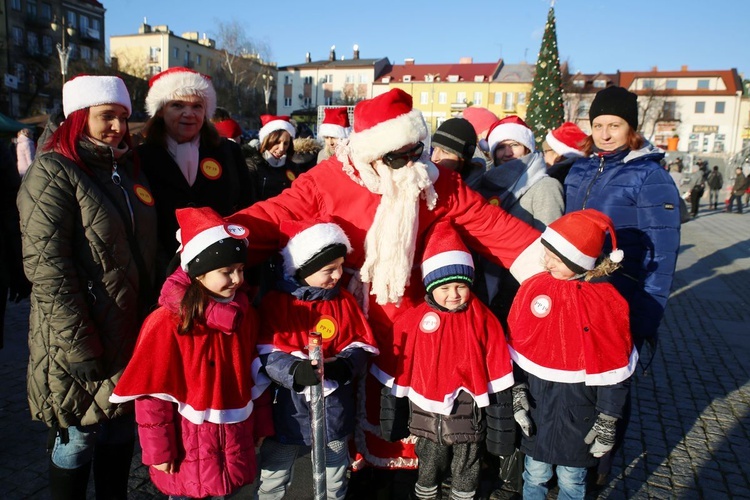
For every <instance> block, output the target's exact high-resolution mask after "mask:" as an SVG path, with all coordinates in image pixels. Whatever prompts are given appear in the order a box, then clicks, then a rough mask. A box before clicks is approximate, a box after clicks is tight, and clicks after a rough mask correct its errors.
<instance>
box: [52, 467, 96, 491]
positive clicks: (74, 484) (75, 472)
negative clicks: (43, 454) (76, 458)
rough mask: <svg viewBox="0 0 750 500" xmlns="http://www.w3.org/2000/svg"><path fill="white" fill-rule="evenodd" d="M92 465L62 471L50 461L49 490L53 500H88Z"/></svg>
mask: <svg viewBox="0 0 750 500" xmlns="http://www.w3.org/2000/svg"><path fill="white" fill-rule="evenodd" d="M90 471H91V464H90V463H88V464H86V465H84V466H83V467H79V468H77V469H61V468H60V467H58V466H56V465H55V464H53V463H52V460H50V461H49V490H50V493H51V496H52V500H86V487H87V486H88V484H89V472H90Z"/></svg>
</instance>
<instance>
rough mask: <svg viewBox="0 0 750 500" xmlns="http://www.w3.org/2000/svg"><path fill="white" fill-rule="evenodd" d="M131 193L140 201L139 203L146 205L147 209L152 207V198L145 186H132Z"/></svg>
mask: <svg viewBox="0 0 750 500" xmlns="http://www.w3.org/2000/svg"><path fill="white" fill-rule="evenodd" d="M133 191H134V192H135V196H136V198H138V199H139V200H141V203H143V204H144V205H148V206H149V207H153V206H154V197H153V196H152V195H151V191H149V190H148V189H146V187H145V186H142V185H140V184H135V185H133Z"/></svg>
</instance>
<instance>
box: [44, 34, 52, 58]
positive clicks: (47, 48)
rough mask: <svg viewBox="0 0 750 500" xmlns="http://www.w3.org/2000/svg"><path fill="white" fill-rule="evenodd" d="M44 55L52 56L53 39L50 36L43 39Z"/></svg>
mask: <svg viewBox="0 0 750 500" xmlns="http://www.w3.org/2000/svg"><path fill="white" fill-rule="evenodd" d="M42 54H44V55H45V56H48V55H50V54H52V37H51V36H49V35H44V36H43V37H42Z"/></svg>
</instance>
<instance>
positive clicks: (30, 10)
mask: <svg viewBox="0 0 750 500" xmlns="http://www.w3.org/2000/svg"><path fill="white" fill-rule="evenodd" d="M26 14H28V15H29V16H31V17H36V0H26Z"/></svg>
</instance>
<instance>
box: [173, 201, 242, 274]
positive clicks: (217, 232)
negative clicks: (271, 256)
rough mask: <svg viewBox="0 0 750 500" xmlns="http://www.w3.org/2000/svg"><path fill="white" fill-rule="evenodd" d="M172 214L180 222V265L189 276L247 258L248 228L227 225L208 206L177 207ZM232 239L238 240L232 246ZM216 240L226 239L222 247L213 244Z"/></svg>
mask: <svg viewBox="0 0 750 500" xmlns="http://www.w3.org/2000/svg"><path fill="white" fill-rule="evenodd" d="M175 215H176V216H177V223H178V224H179V225H180V229H178V230H177V240H178V241H179V242H180V248H179V249H178V251H179V252H180V265H181V266H182V270H183V271H186V272H187V273H188V274H190V275H191V276H193V277H195V276H200V275H201V274H204V273H206V272H208V271H212V270H214V269H219V268H221V267H224V266H226V265H229V264H234V263H236V262H244V261H245V259H246V258H247V245H246V241H245V240H246V238H247V236H248V235H249V234H250V231H248V229H247V228H246V227H244V226H240V225H239V224H230V223H229V222H227V221H226V220H224V219H223V218H222V217H221V216H220V215H219V214H218V213H216V211H215V210H213V209H212V208H208V207H201V208H178V209H177V210H176V211H175ZM236 240H242V242H241V243H240V242H237V243H239V244H237V245H232V243H234V242H236ZM220 242H226V243H227V244H226V245H224V246H225V247H226V248H223V247H222V248H219V247H218V246H216V244H217V243H220ZM209 250H210V251H209Z"/></svg>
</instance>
